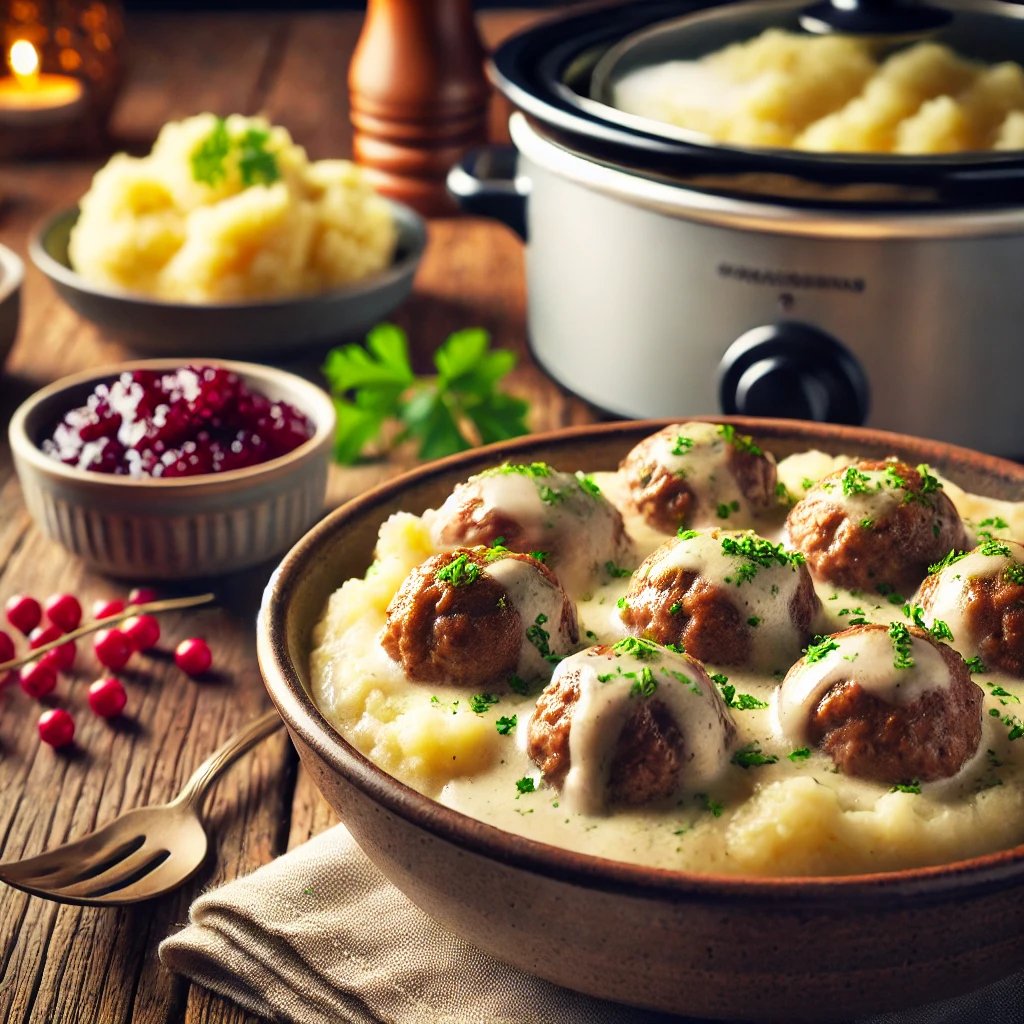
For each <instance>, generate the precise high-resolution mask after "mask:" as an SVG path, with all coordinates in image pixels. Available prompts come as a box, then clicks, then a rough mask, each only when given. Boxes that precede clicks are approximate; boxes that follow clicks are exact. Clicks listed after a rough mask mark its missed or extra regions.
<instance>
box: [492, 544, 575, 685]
mask: <svg viewBox="0 0 1024 1024" xmlns="http://www.w3.org/2000/svg"><path fill="white" fill-rule="evenodd" d="M484 573H485V574H486V575H488V576H490V577H491V578H492V579H494V580H496V581H497V582H498V583H499V584H501V586H502V587H503V588H504V590H505V593H506V595H507V597H508V600H509V602H510V603H511V605H512V607H513V608H515V610H516V611H517V612H518V613H519V618H520V620H521V622H522V624H523V639H522V643H521V645H520V648H519V664H518V667H517V669H516V674H517V675H518V676H520V677H521V678H523V679H525V680H532V679H545V680H546V679H547V678H548V676H550V674H551V663H550V662H548V661H546V660H545V659H544V656H543V655H542V654H541V652H540V647H539V646H538V643H535V642H534V641H533V640H531V639H530V635H531V626H535V627H536V628H537V630H543V631H544V632H545V633H547V634H549V637H548V640H547V641H546V642H547V644H548V646H549V648H550V651H551V653H552V654H553V655H554V654H558V655H561V656H563V657H564V656H565V655H566V654H568V653H569V652H571V651H572V650H573V648H574V646H576V645H574V644H573V642H572V638H571V637H570V636H569V635H568V634H567V632H566V630H565V629H563V628H562V605H563V600H564V597H563V594H562V591H561V590H560V589H559V588H558V587H557V586H555V585H554V584H553V583H552V582H551V581H550V580H548V579H545V577H544V576H543V574H542V573H540V572H539V571H538V570H537V568H536V567H535V566H532V565H530V563H529V562H522V561H520V560H519V559H517V558H499V559H497V560H496V561H494V562H491V563H489V564H488V565H487V567H486V568H485V569H484ZM535 635H537V639H538V642H543V638H542V636H540V635H539V634H535Z"/></svg>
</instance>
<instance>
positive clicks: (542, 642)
mask: <svg viewBox="0 0 1024 1024" xmlns="http://www.w3.org/2000/svg"><path fill="white" fill-rule="evenodd" d="M547 621H548V617H547V616H546V615H545V614H544V613H543V612H541V614H540V615H538V616H537V618H536V619H534V620H533V625H531V626H528V627H527V629H526V639H527V640H529V641H530V643H531V644H533V646H534V647H536V648H537V653H538V654H539V655H540V656H541V657H542V658H543V659H544V660H545V661H546V662H548V663H549V664H551V665H556V664H558V662H560V661H562V660H563V659H564V655H561V654H554V653H552V651H551V646H550V644H549V641H550V639H551V634H550V633H549V632H548V631H547V630H546V629H545V628H544V623H545V622H547Z"/></svg>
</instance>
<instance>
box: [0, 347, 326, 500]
mask: <svg viewBox="0 0 1024 1024" xmlns="http://www.w3.org/2000/svg"><path fill="white" fill-rule="evenodd" d="M188 365H193V366H218V367H223V368H224V369H225V370H231V371H232V372H234V373H237V374H238V375H239V376H240V377H249V378H254V379H255V380H256V382H257V383H256V384H255V390H257V391H260V390H261V389H262V386H263V385H264V384H267V385H272V383H273V381H274V379H275V378H280V377H285V378H287V379H288V383H289V385H290V386H291V387H294V388H296V390H298V391H300V392H302V395H303V398H302V404H301V407H300V406H299V405H298V404H296V406H295V407H296V408H297V409H298V410H299V412H301V413H303V415H305V416H306V418H307V419H309V420H310V421H311V422H312V423H313V427H314V430H313V433H312V435H311V436H310V437H309V439H308V440H307V441H304V442H303V443H302V444H300V445H299V446H298V448H293V449H292V450H291V451H290V452H287V453H285V454H284V455H280V456H278V457H277V458H275V459H269V460H268V461H267V462H260V463H258V464H257V465H255V466H246V467H244V468H243V469H230V470H227V471H226V472H224V473H200V474H197V475H195V476H185V477H171V478H170V479H167V480H165V479H163V477H149V476H143V477H131V476H118V475H115V474H114V473H93V472H90V471H89V470H86V469H78V468H77V467H76V466H68V465H66V464H65V463H63V462H60V461H58V460H57V459H53V458H51V457H50V456H49V455H47V454H46V453H45V452H44V451H43V450H42V449H41V448H40V447H39V446H38V444H37V443H36V441H35V439H34V438H31V437H29V436H28V432H27V430H26V429H25V423H26V420H27V419H28V417H29V415H30V414H31V413H32V412H33V410H35V409H36V408H37V407H38V406H39V405H41V404H42V403H43V402H45V401H47V400H48V399H50V398H52V397H53V396H55V395H59V394H60V393H61V392H63V391H68V390H71V389H72V388H76V387H80V386H81V385H83V384H89V383H93V382H95V383H97V384H98V383H101V382H103V381H112V380H115V379H116V378H117V377H118V376H119V375H120V374H122V373H124V372H125V371H128V370H173V369H177V368H178V367H181V366H188ZM289 404H291V403H289ZM67 411H70V410H65V412H67ZM335 423H336V416H335V412H334V401H333V399H332V398H331V397H330V395H328V394H327V393H326V392H325V391H324V390H323V389H322V388H320V387H318V386H317V385H316V384H313V383H312V382H311V381H308V380H306V379H305V378H304V377H300V376H298V375H297V374H294V373H289V372H288V371H287V370H278V369H276V368H275V367H272V366H261V365H259V364H257V363H240V362H235V361H233V360H229V359H205V358H204V359H201V360H200V359H195V360H189V359H167V358H164V359H137V360H132V361H129V362H123V363H113V364H112V365H110V366H108V367H105V368H103V369H93V370H83V371H82V372H81V373H75V374H72V375H71V376H68V377H62V378H61V379H60V380H57V381H54V382H53V383H52V384H48V385H46V387H43V388H40V389H39V390H38V391H36V392H35V393H34V394H32V395H31V396H30V397H29V398H27V399H26V400H25V401H24V402H22V404H21V405H20V406H18V408H17V409H16V410H15V412H14V415H13V416H12V417H11V425H10V438H11V444H12V447H13V446H14V445H15V444H18V451H19V454H20V455H22V456H23V457H24V458H25V459H26V460H27V461H29V462H31V463H32V465H33V466H34V467H35V468H36V469H39V470H41V471H43V472H46V473H50V474H52V475H54V476H59V477H63V478H64V479H66V480H73V481H75V482H79V483H84V482H88V483H90V484H95V485H109V486H111V487H139V486H143V487H154V488H160V489H161V490H164V489H173V490H175V491H182V490H188V489H190V488H205V487H208V486H209V485H210V484H211V483H218V484H219V483H231V482H233V481H236V480H247V479H252V478H253V477H258V476H261V475H263V474H265V473H267V472H268V471H271V470H274V469H276V468H277V467H279V466H282V465H284V464H285V463H286V462H287V461H290V460H294V459H297V458H299V457H301V456H302V455H304V454H305V453H307V452H310V451H312V450H313V449H314V448H316V447H317V446H319V445H320V444H322V443H323V441H324V439H325V438H327V437H333V435H334V429H335ZM18 442H20V444H19V443H18Z"/></svg>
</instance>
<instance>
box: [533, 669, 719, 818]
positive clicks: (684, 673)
mask: <svg viewBox="0 0 1024 1024" xmlns="http://www.w3.org/2000/svg"><path fill="white" fill-rule="evenodd" d="M645 669H647V670H648V672H649V676H648V678H649V679H650V680H653V685H654V686H655V687H656V688H655V689H654V690H653V692H652V693H651V694H650V695H649V697H645V696H644V695H643V694H641V693H637V692H636V685H637V684H638V681H640V680H642V678H643V675H642V674H643V672H644V670H645ZM571 675H575V676H576V678H577V685H578V687H579V694H580V696H579V702H578V703H577V705H576V708H575V710H574V711H573V714H572V719H571V726H570V729H569V765H570V767H569V772H568V774H567V775H566V778H565V782H564V784H563V786H562V795H563V797H564V799H565V805H566V807H567V808H569V809H570V810H573V811H576V812H577V813H581V814H598V813H601V812H602V811H604V810H605V806H606V803H607V801H606V789H607V783H608V772H609V769H610V767H611V761H612V756H613V754H614V752H615V747H616V743H617V742H618V738H619V735H620V733H621V732H622V727H623V725H624V724H625V722H626V720H627V719H628V718H629V716H630V715H631V714H632V713H633V711H634V709H635V707H636V703H637V701H640V700H646V699H651V700H659V701H661V702H662V703H663V704H664V705H665V706H666V707H667V708H668V710H669V712H670V714H671V715H672V717H673V719H674V720H675V723H676V726H677V727H678V729H679V731H680V733H681V734H682V736H683V751H684V763H683V766H682V769H681V771H680V779H679V784H680V788H681V789H683V790H691V791H692V790H694V789H701V788H703V787H705V786H709V785H711V784H712V783H713V782H714V781H715V780H716V779H717V778H718V777H719V776H720V775H721V773H722V771H723V770H724V768H725V767H726V765H727V764H728V763H729V753H730V744H731V740H732V737H733V736H734V734H735V727H734V726H733V724H732V722H731V720H730V716H729V712H728V711H727V710H726V707H725V704H724V703H723V702H722V698H721V697H720V696H719V695H718V691H717V690H716V689H715V685H714V683H713V682H712V681H711V680H710V679H709V678H708V675H707V672H706V671H705V669H704V667H703V666H702V665H701V664H700V662H697V661H694V660H693V659H692V658H687V657H686V656H685V655H681V654H675V653H673V652H671V651H664V650H662V651H660V652H659V653H658V654H656V655H645V656H644V657H643V658H638V657H635V656H633V655H630V654H623V653H620V652H615V651H613V652H611V653H598V652H596V651H593V650H587V651H581V652H580V653H579V654H576V655H573V657H571V658H567V659H566V660H565V661H563V662H562V663H561V664H560V665H559V666H558V668H557V669H556V671H555V675H554V677H553V679H555V680H560V679H564V678H565V677H566V676H571ZM649 685H650V684H649Z"/></svg>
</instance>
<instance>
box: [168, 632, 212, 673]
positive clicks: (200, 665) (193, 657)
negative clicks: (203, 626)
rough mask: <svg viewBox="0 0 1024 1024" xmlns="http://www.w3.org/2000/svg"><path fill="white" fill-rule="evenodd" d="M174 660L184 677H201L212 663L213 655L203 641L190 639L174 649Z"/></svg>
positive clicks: (197, 638)
mask: <svg viewBox="0 0 1024 1024" xmlns="http://www.w3.org/2000/svg"><path fill="white" fill-rule="evenodd" d="M174 660H175V662H176V663H177V665H178V668H180V669H181V671H182V672H184V673H185V674H186V675H190V676H201V675H202V674H203V673H204V672H205V671H206V670H207V669H208V668H209V667H210V664H211V663H212V662H213V655H212V654H210V646H209V644H207V642H206V641H205V640H203V639H202V638H200V637H191V638H189V639H188V640H182V641H181V643H180V644H178V646H177V647H175V648H174Z"/></svg>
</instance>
